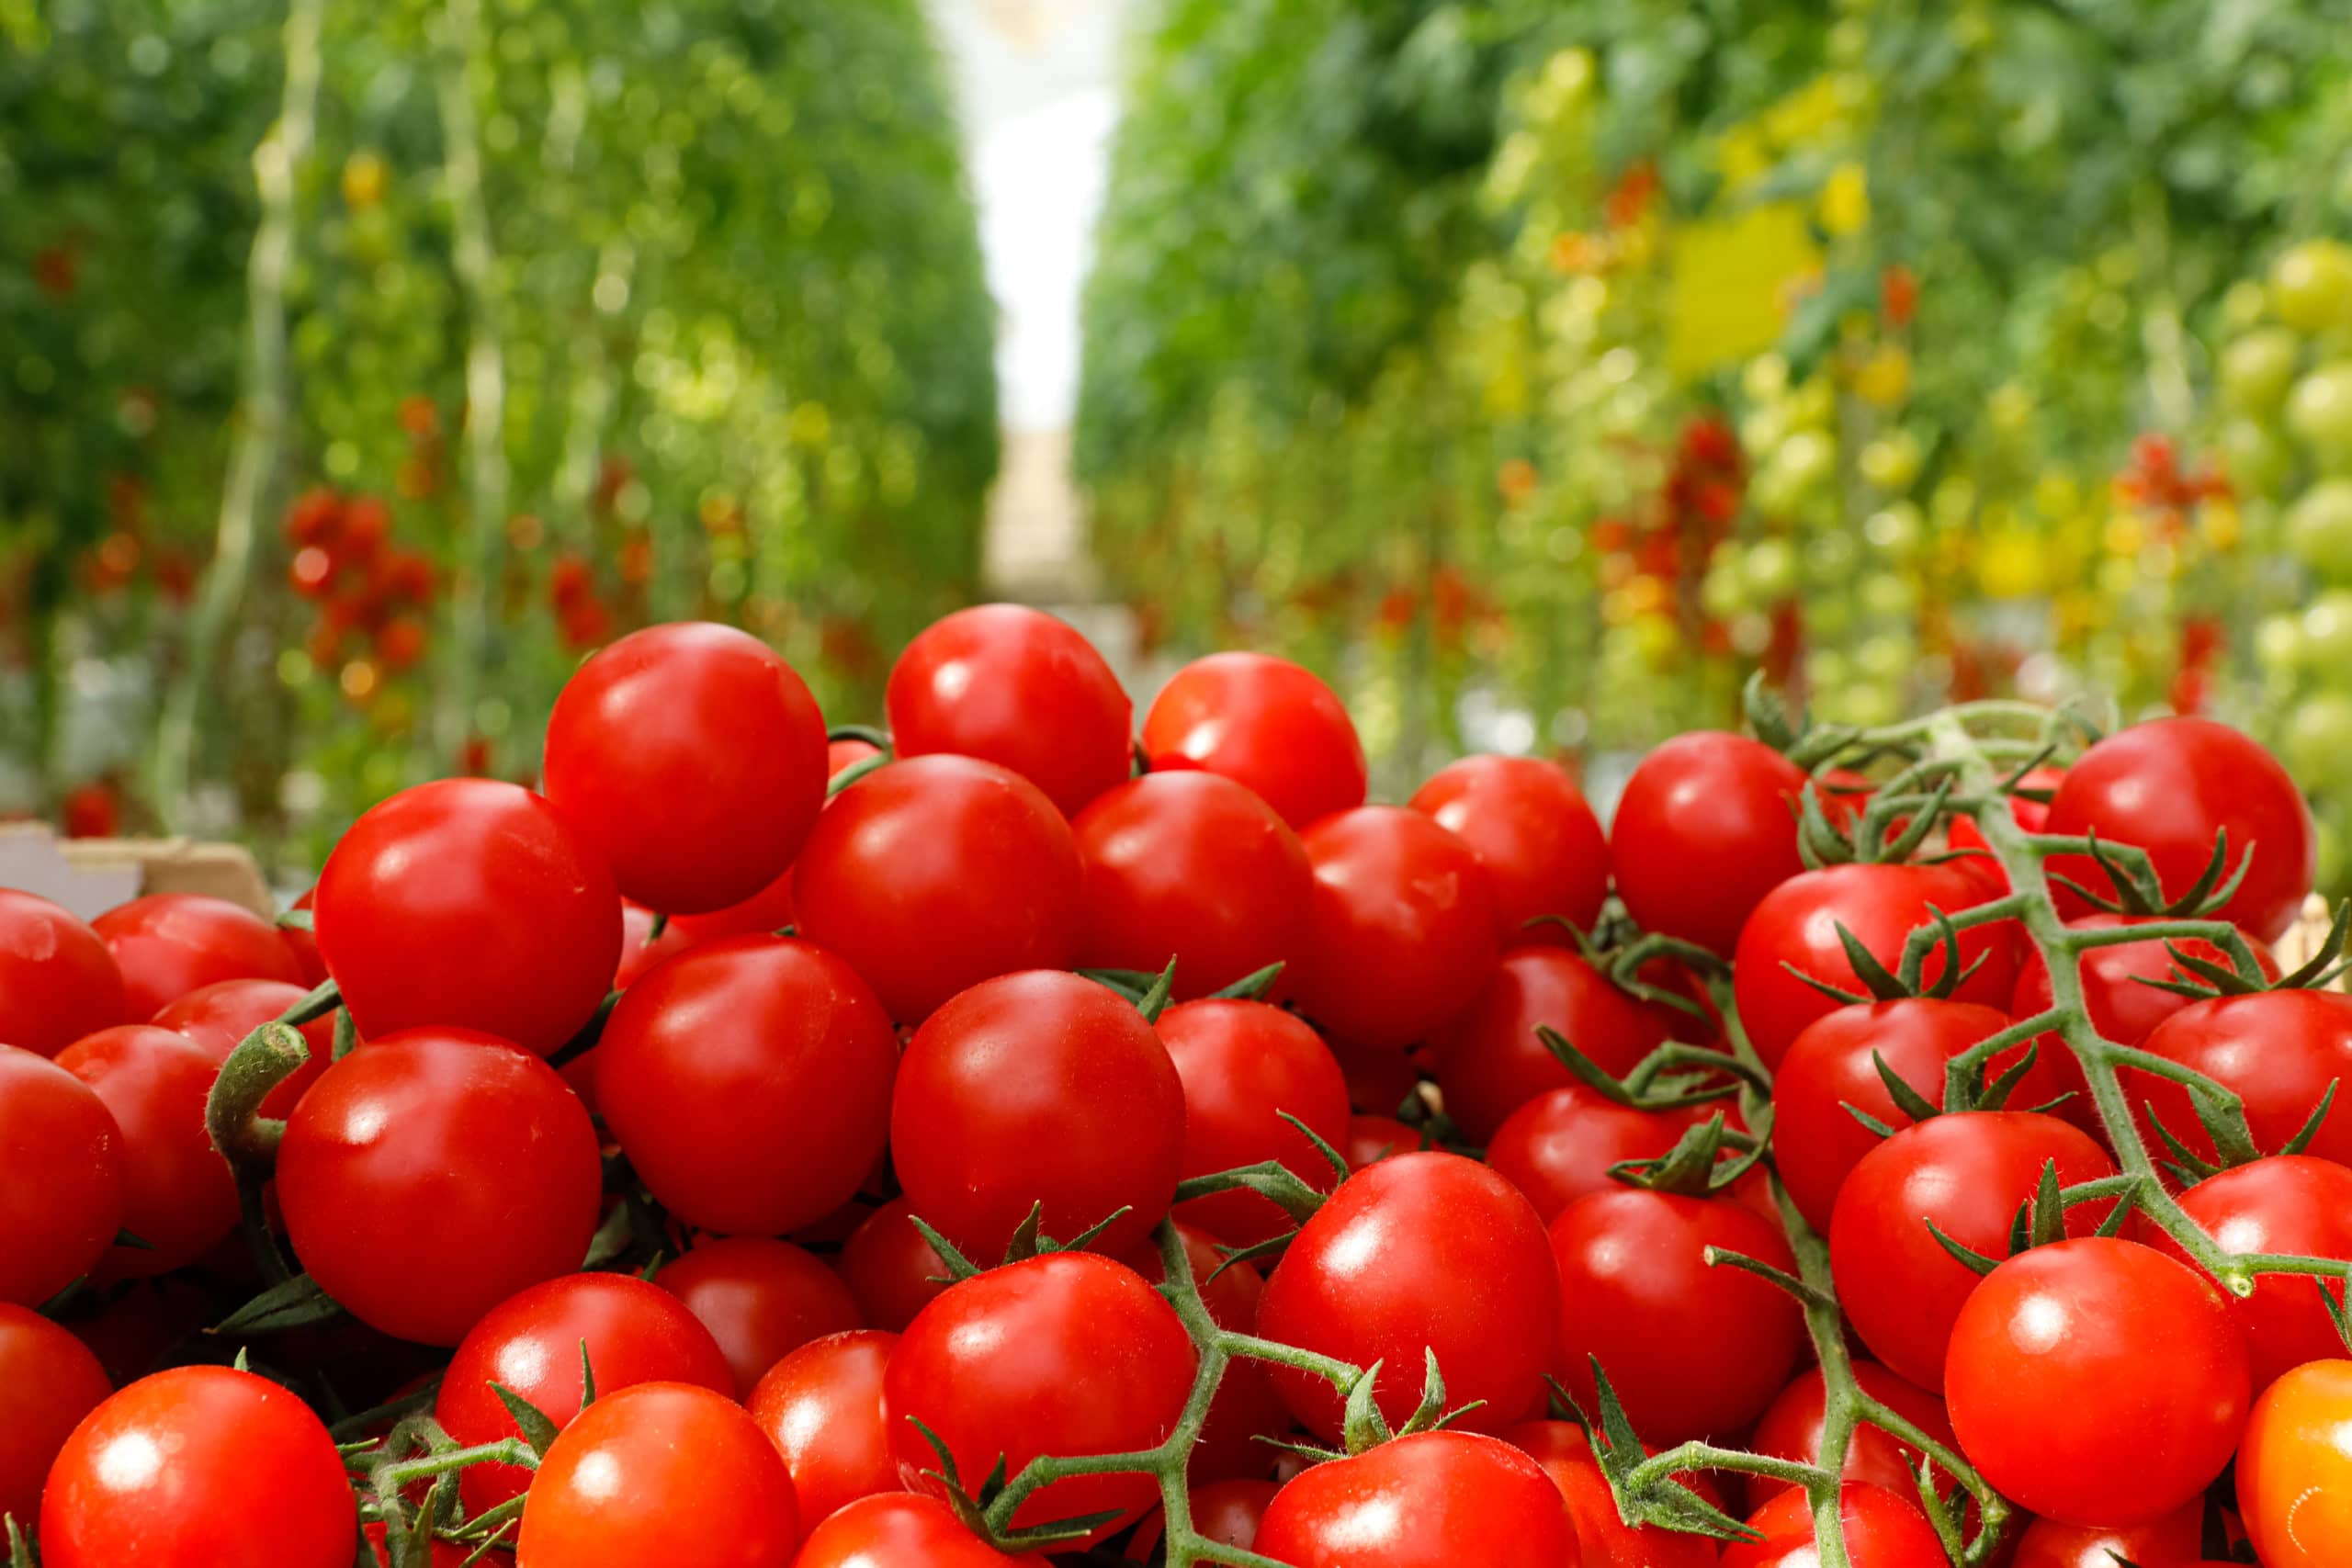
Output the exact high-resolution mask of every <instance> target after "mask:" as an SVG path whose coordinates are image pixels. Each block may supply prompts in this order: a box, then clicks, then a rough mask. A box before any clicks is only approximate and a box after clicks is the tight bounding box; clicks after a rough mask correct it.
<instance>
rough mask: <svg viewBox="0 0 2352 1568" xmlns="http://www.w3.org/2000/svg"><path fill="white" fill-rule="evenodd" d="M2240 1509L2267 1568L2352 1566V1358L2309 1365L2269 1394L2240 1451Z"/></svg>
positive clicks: (2286, 1377)
mask: <svg viewBox="0 0 2352 1568" xmlns="http://www.w3.org/2000/svg"><path fill="white" fill-rule="evenodd" d="M2237 1499H2238V1512H2239V1514H2240V1515H2241V1516H2242V1517H2244V1518H2245V1529H2246V1534H2247V1535H2248V1536H2249V1537H2250V1538H2252V1540H2253V1541H2254V1550H2255V1554H2256V1556H2257V1557H2259V1558H2260V1559H2261V1560H2262V1562H2264V1563H2265V1564H2266V1565H2267V1568H2335V1564H2338V1563H2342V1562H2352V1361H2347V1360H2344V1359H2340V1358H2338V1359H2333V1360H2324V1361H2311V1362H2307V1363H2306V1364H2304V1365H2302V1366H2300V1367H2297V1368H2295V1369H2294V1370H2293V1371H2290V1372H2288V1373H2286V1374H2285V1375H2284V1376H2282V1377H2280V1378H2279V1379H2278V1381H2277V1382H2274V1383H2272V1384H2271V1385H2270V1387H2269V1389H2268V1390H2267V1392H2265V1393H2264V1394H2263V1396H2262V1398H2261V1400H2260V1401H2259V1402H2258V1403H2256V1405H2255V1407H2254V1415H2253V1416H2252V1417H2251V1418H2250V1419H2249V1420H2248V1421H2247V1423H2246V1428H2245V1443H2244V1444H2243V1445H2242V1446H2241V1447H2240V1448H2239V1450H2238V1471H2237Z"/></svg>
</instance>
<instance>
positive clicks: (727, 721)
mask: <svg viewBox="0 0 2352 1568" xmlns="http://www.w3.org/2000/svg"><path fill="white" fill-rule="evenodd" d="M546 771H547V794H548V799H549V800H550V801H552V802H554V803H555V806H556V808H557V809H558V810H559V811H560V812H562V813H563V815H564V817H565V818H566V819H567V820H568V821H569V822H570V823H571V825H572V827H573V829H574V830H575V831H576V832H577V833H578V835H579V837H580V838H581V840H582V841H584V842H585V843H586V844H587V846H588V848H589V849H590V851H591V852H593V853H594V854H595V855H596V856H598V857H600V858H601V859H602V860H603V861H604V863H605V864H606V865H608V866H610V867H611V868H612V874H613V880H614V881H615V883H616V884H617V885H618V886H619V888H620V890H621V892H623V893H624V894H626V895H628V897H631V898H634V899H636V900H638V901H639V903H642V904H645V905H647V906H649V907H650V908H656V909H669V910H686V911H695V910H703V909H718V908H725V907H726V906H728V905H729V904H737V903H741V901H742V900H744V899H746V898H749V897H752V895H753V894H755V893H757V892H759V891H760V890H761V889H762V888H763V887H765V886H767V885H768V884H769V883H771V882H774V881H775V879H776V878H777V877H779V876H781V875H783V874H784V871H785V868H786V866H789V865H790V864H791V863H792V857H793V856H794V855H795V854H797V852H799V849H800V840H803V839H804V838H806V837H808V834H809V824H810V823H812V822H814V821H816V819H817V812H818V809H819V808H820V807H822V806H823V805H824V804H825V720H824V716H823V715H821V714H820V713H819V712H818V711H817V699H816V698H814V697H812V696H810V695H809V688H808V686H807V685H805V684H804V683H803V682H801V679H800V677H799V676H798V675H797V674H796V673H795V672H794V671H793V668H792V666H791V665H789V664H786V662H785V661H784V660H782V659H781V658H779V657H777V655H776V654H775V651H774V650H773V649H770V648H769V647H768V646H767V645H766V644H765V643H763V642H762V641H760V639H759V638H757V637H753V636H752V635H751V634H750V633H749V632H745V631H739V630H737V629H736V628H735V627H733V626H715V625H712V624H711V623H709V622H706V621H687V622H679V623H676V624H674V625H671V626H648V627H646V628H645V629H644V630H643V631H638V632H631V633H630V634H629V635H628V636H627V637H623V638H621V639H620V640H619V641H618V642H616V643H613V644H611V645H610V646H609V647H607V648H605V649H603V650H602V651H601V652H599V653H597V654H596V655H595V656H594V658H592V659H590V660H588V662H587V663H585V664H582V666H581V667H580V668H579V670H578V671H575V672H574V673H573V675H572V677H571V680H570V681H568V682H565V683H564V688H563V691H562V693H561V694H560V695H559V696H558V697H557V698H556V700H555V711H554V712H553V713H551V714H549V715H548V736H547V761H546Z"/></svg>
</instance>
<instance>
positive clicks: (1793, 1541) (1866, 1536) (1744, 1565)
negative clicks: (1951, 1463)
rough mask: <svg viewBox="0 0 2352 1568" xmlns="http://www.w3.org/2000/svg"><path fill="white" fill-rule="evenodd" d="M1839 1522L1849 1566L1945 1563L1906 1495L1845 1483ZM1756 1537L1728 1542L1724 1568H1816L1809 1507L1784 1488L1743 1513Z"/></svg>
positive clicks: (1921, 1567) (1904, 1567) (1926, 1567)
mask: <svg viewBox="0 0 2352 1568" xmlns="http://www.w3.org/2000/svg"><path fill="white" fill-rule="evenodd" d="M1747 1527H1748V1529H1753V1530H1757V1531H1758V1532H1760V1533H1761V1534H1762V1536H1763V1538H1764V1539H1763V1540H1741V1541H1733V1542H1732V1543H1730V1544H1729V1545H1728V1546H1726V1547H1725V1548H1724V1555H1723V1568H1815V1565H1816V1564H1817V1563H1818V1562H1820V1558H1819V1556H1818V1555H1817V1553H1818V1551H1819V1548H1818V1547H1816V1546H1815V1540H1814V1532H1813V1505H1812V1504H1811V1503H1810V1502H1809V1501H1808V1500H1807V1499H1806V1497H1805V1495H1804V1493H1802V1492H1798V1491H1793V1490H1792V1491H1788V1492H1783V1493H1781V1495H1779V1496H1777V1497H1774V1498H1773V1499H1772V1500H1771V1501H1770V1502H1769V1503H1767V1504H1765V1505H1764V1506H1762V1507H1760V1508H1758V1509H1757V1510H1756V1511H1755V1512H1754V1513H1752V1514H1750V1515H1749V1516H1748V1517H1747ZM1838 1530H1839V1533H1840V1534H1841V1535H1842V1536H1844V1538H1845V1541H1846V1552H1847V1560H1848V1561H1849V1562H1850V1563H1851V1564H1852V1565H1853V1568H1935V1565H1936V1564H1939V1563H1942V1562H1949V1561H1950V1560H1949V1559H1948V1558H1946V1557H1945V1556H1944V1549H1943V1545H1942V1543H1941V1542H1939V1541H1938V1540H1936V1532H1935V1529H1934V1528H1933V1527H1932V1526H1930V1525H1929V1524H1928V1516H1927V1515H1925V1514H1923V1513H1921V1512H1920V1511H1919V1508H1918V1506H1917V1504H1915V1503H1913V1502H1912V1501H1911V1500H1910V1499H1909V1497H1907V1496H1906V1495H1903V1494H1901V1493H1896V1492H1890V1491H1888V1490H1887V1489H1886V1488H1884V1487H1883V1486H1872V1485H1870V1484H1869V1483H1864V1482H1859V1481H1849V1482H1848V1483H1846V1485H1845V1488H1844V1490H1843V1491H1841V1492H1840V1493H1839V1494H1838Z"/></svg>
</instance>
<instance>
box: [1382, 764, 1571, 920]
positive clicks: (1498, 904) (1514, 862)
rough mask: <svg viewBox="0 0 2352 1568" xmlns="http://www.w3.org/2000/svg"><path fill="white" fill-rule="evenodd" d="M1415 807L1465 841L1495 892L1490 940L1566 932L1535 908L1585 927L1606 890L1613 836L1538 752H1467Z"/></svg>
mask: <svg viewBox="0 0 2352 1568" xmlns="http://www.w3.org/2000/svg"><path fill="white" fill-rule="evenodd" d="M1410 804H1411V806H1412V807H1413V809H1414V810H1416V811H1419V812H1424V813H1426V814H1428V815H1429V816H1430V818H1433V819H1435V821H1436V822H1437V825H1438V826H1439V827H1441V828H1443V829H1447V830H1448V831H1449V832H1452V833H1453V834H1454V835H1455V836H1456V837H1457V838H1459V839H1460V840H1462V841H1463V842H1464V843H1465V844H1467V845H1469V846H1470V852H1471V853H1473V854H1475V855H1476V856H1477V857H1478V863H1479V864H1481V865H1483V866H1485V867H1486V868H1487V880H1488V881H1489V882H1490V883H1492V884H1493V886H1494V892H1495V934H1496V939H1497V940H1498V941H1499V942H1502V944H1503V945H1504V946H1506V947H1511V946H1516V945H1517V944H1518V943H1520V942H1541V941H1547V940H1550V941H1559V942H1565V941H1566V932H1563V931H1558V930H1556V929H1548V930H1547V929H1546V928H1544V927H1538V928H1536V929H1534V930H1532V931H1531V930H1529V929H1528V922H1529V921H1530V920H1532V919H1535V918H1536V917H1537V916H1539V915H1560V916H1564V917H1565V918H1566V919H1567V920H1568V921H1569V922H1570V923H1571V924H1573V925H1574V926H1575V927H1576V928H1577V930H1578V931H1589V930H1591V929H1592V922H1593V921H1594V920H1595V919H1598V918H1599V917H1600V902H1601V900H1602V899H1603V898H1606V897H1608V896H1609V840H1608V839H1607V838H1606V837H1605V836H1604V835H1603V834H1602V833H1601V831H1600V818H1598V817H1596V816H1594V815H1593V810H1592V807H1591V806H1590V805H1589V804H1588V803H1587V802H1586V800H1585V797H1584V791H1583V790H1581V789H1579V788H1578V787H1577V781H1576V779H1575V777H1574V776H1573V775H1571V774H1570V773H1569V772H1568V771H1567V770H1566V768H1563V767H1561V766H1560V765H1559V764H1558V763H1557V762H1547V761H1544V760H1543V759H1542V758H1540V757H1464V758H1463V759H1462V760H1461V761H1458V762H1450V763H1448V764H1447V765H1446V766H1444V767H1442V768H1440V769H1439V770H1438V771H1437V772H1436V773H1433V774H1431V775H1430V781H1429V783H1427V784H1423V785H1422V786H1421V787H1420V788H1419V790H1417V791H1415V792H1414V795H1413V798H1412V801H1411V802H1410Z"/></svg>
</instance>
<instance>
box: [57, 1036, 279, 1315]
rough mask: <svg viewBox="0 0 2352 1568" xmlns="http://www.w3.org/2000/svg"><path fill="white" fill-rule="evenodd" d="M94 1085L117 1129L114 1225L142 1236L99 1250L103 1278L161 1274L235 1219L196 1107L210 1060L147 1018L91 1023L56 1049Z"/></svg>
mask: <svg viewBox="0 0 2352 1568" xmlns="http://www.w3.org/2000/svg"><path fill="white" fill-rule="evenodd" d="M57 1065H58V1066H61V1067H63V1068H64V1069H65V1070H66V1071H67V1072H69V1073H72V1074H73V1075H74V1077H77V1078H80V1079H81V1080H82V1081H83V1082H84V1083H86V1084H88V1085H89V1086H90V1087H91V1088H92V1089H96V1091H97V1096H98V1099H99V1100H101V1101H103V1102H104V1103H105V1105H106V1108H107V1113H108V1114H109V1115H111V1116H112V1117H113V1118H114V1122H115V1126H116V1127H117V1128H118V1129H119V1130H120V1132H121V1134H122V1138H121V1143H120V1145H119V1147H120V1150H121V1162H120V1163H121V1168H122V1225H123V1228H124V1229H125V1230H128V1231H129V1232H130V1234H131V1235H135V1236H137V1237H138V1238H139V1239H140V1240H141V1241H142V1242H145V1243H146V1244H147V1245H146V1246H145V1247H108V1248H107V1254H106V1257H105V1258H104V1259H103V1260H102V1261H101V1262H100V1263H99V1265H98V1268H99V1270H100V1271H101V1272H103V1273H105V1274H106V1275H107V1277H108V1278H110V1279H128V1278H132V1277H135V1276H140V1275H146V1274H164V1273H168V1272H170V1271H171V1270H172V1269H179V1268H183V1267H185V1266H186V1265H187V1264H189V1263H193V1262H194V1261H196V1259H198V1258H201V1257H202V1256H203V1255H204V1254H205V1253H206V1252H207V1251H209V1250H210V1249H211V1247H213V1245H214V1244H215V1243H217V1242H218V1241H220V1238H221V1237H222V1236H225V1235H228V1234H229V1232H230V1231H231V1230H232V1228H234V1226H235V1225H236V1223H237V1181H236V1178H235V1177H234V1176H233V1175H232V1174H231V1172H230V1169H229V1162H228V1161H227V1160H225V1159H223V1158H221V1157H220V1150H218V1149H216V1148H214V1147H213V1146H212V1135H211V1134H209V1133H208V1132H207V1131H206V1130H205V1125H204V1108H205V1103H206V1101H207V1100H209V1098H210V1096H211V1093H212V1085H213V1082H214V1080H215V1079H217V1078H218V1077H220V1063H219V1061H218V1060H216V1059H215V1058H214V1056H213V1055H212V1054H211V1053H210V1052H209V1051H207V1050H206V1049H205V1048H204V1047H203V1046H201V1045H198V1043H196V1042H195V1041H193V1040H190V1039H188V1038H187V1036H186V1035H184V1034H175V1033H174V1032H172V1031H170V1030H168V1029H158V1028H156V1027H154V1026H153V1025H152V1024H125V1025H123V1026H122V1027H120V1028H119V1029H106V1030H100V1031H99V1032H97V1033H96V1034H93V1035H90V1036H88V1037H87V1038H86V1039H83V1040H79V1041H76V1042H74V1043H73V1044H72V1045H69V1046H67V1047H66V1048H65V1049H64V1050H62V1051H61V1052H59V1053H58V1054H57Z"/></svg>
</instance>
